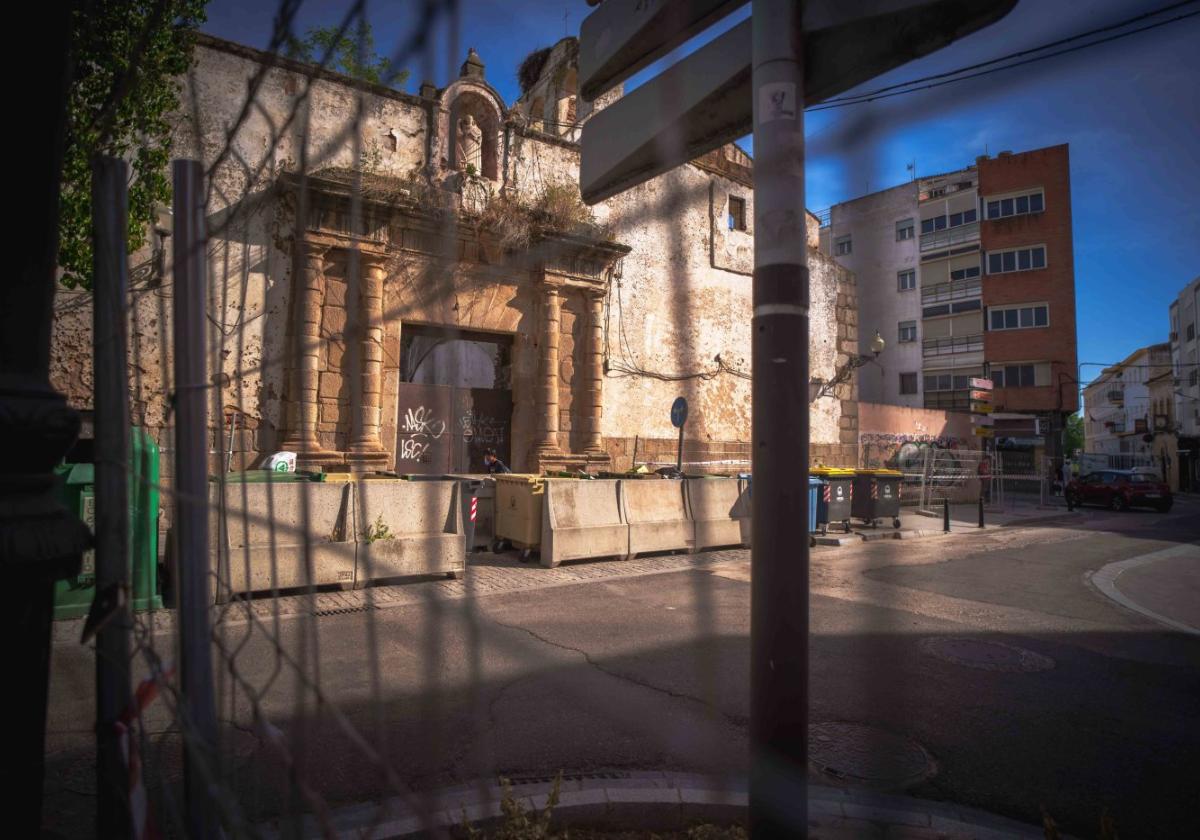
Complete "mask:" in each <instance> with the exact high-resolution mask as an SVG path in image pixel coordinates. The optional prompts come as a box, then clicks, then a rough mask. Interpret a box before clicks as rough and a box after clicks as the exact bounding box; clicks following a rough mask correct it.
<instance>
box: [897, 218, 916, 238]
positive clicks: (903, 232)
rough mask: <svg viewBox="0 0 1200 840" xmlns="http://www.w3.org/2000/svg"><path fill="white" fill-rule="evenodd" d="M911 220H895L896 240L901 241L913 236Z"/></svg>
mask: <svg viewBox="0 0 1200 840" xmlns="http://www.w3.org/2000/svg"><path fill="white" fill-rule="evenodd" d="M913 230H914V228H913V220H912V219H901V220H900V221H898V222H896V241H897V242H902V241H903V240H905V239H912V238H913Z"/></svg>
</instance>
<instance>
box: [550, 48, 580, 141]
mask: <svg viewBox="0 0 1200 840" xmlns="http://www.w3.org/2000/svg"><path fill="white" fill-rule="evenodd" d="M578 92H579V72H578V70H576V68H575V65H574V64H569V65H566V66H565V68H564V72H563V77H562V81H561V82H559V84H558V89H557V90H556V91H555V103H554V119H555V121H556V122H557V123H558V126H557V129H558V130H557V131H556V132H555V133H557V134H568V133H570V132H571V131H572V130H573V128H572V127H573V125H574V123H575V111H576V107H575V103H576V101H577V98H576V95H577V94H578Z"/></svg>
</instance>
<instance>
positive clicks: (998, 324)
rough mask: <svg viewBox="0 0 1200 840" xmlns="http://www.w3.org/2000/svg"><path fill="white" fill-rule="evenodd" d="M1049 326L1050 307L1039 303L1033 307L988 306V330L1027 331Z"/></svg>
mask: <svg viewBox="0 0 1200 840" xmlns="http://www.w3.org/2000/svg"><path fill="white" fill-rule="evenodd" d="M1048 326H1050V307H1049V306H1048V305H1047V304H1044V303H1039V304H1035V305H1033V306H989V307H988V329H992V330H1027V329H1030V328H1033V327H1048Z"/></svg>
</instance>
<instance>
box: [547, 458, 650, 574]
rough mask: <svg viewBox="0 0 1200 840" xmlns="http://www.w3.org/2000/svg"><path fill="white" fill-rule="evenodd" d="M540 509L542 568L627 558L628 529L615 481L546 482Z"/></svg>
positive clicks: (573, 480) (548, 480)
mask: <svg viewBox="0 0 1200 840" xmlns="http://www.w3.org/2000/svg"><path fill="white" fill-rule="evenodd" d="M545 486H546V490H545V499H544V502H543V507H542V544H541V560H542V565H543V566H545V567H547V568H554V567H555V566H557V565H558V564H559V563H561V562H562V561H564V560H578V559H581V558H584V557H613V556H615V557H622V558H624V557H627V556H628V555H629V526H628V525H627V524H626V523H625V520H624V517H623V516H622V514H621V499H620V495H619V494H620V482H619V481H617V480H616V479H599V480H594V481H585V480H582V479H571V478H561V479H553V478H552V479H547V480H546V485H545Z"/></svg>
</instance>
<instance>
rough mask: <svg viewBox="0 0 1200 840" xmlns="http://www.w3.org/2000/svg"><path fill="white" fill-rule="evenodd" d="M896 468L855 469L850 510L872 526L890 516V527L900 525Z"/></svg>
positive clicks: (898, 476)
mask: <svg viewBox="0 0 1200 840" xmlns="http://www.w3.org/2000/svg"><path fill="white" fill-rule="evenodd" d="M903 477H904V475H903V474H902V473H900V472H898V471H896V470H855V471H854V498H853V499H851V502H850V512H851V514H852V515H853V516H854V518H855V519H861V520H862V521H863V522H865V523H866V524H868V525H870V526H871V527H872V528H874V527H875V526H876V525H877V524H878V523H879V520H880V519H887V518H888V517H891V520H892V527H893V528H899V527H900V480H901V479H902V478H903Z"/></svg>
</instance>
